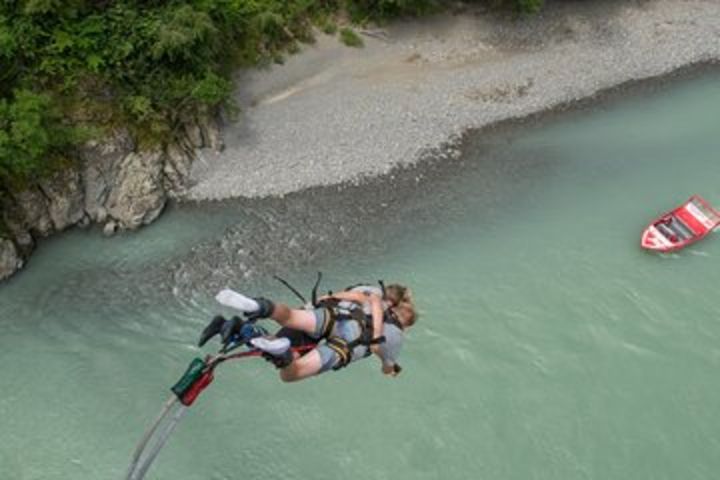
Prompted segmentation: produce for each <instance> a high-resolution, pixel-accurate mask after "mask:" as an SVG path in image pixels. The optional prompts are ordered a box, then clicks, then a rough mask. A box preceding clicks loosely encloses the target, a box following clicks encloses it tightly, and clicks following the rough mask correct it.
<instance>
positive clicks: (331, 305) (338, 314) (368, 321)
mask: <svg viewBox="0 0 720 480" xmlns="http://www.w3.org/2000/svg"><path fill="white" fill-rule="evenodd" d="M275 278H276V279H277V280H278V281H280V282H281V283H282V284H283V285H285V286H286V287H287V288H288V289H290V290H291V291H292V292H293V293H294V294H295V295H296V296H297V297H298V298H299V299H300V300H301V301H302V302H303V303H307V301H306V300H305V297H303V296H302V295H301V294H300V292H298V291H297V290H296V289H295V288H294V287H293V286H292V285H290V284H289V283H288V282H287V281H285V280H283V279H282V278H280V277H278V276H275ZM321 279H322V273H320V272H318V275H317V279H316V281H315V285H314V286H313V289H312V291H311V303H312V305H313V307H315V308H323V309H325V324H324V325H323V328H322V333H321V335H320V339H323V340H325V343H326V344H327V346H328V347H330V348H331V349H332V350H333V351H334V352H335V353H337V355H338V357H339V358H340V362H339V363H338V364H337V365H336V366H334V367H333V370H339V369H341V368H343V367H346V366H348V365H349V364H350V362H352V359H353V351H354V350H355V347H358V346H364V347H366V351H365V357H369V356H370V355H372V352H371V351H370V346H371V345H378V344H381V343H384V342H385V336H381V337H378V338H373V321H372V315H367V314H365V312H364V311H363V309H362V308H361V307H359V306H356V307H354V308H340V306H339V304H340V301H339V300H337V299H335V298H332V297H331V298H327V299H324V300H318V299H317V291H318V287H319V286H320V281H321ZM378 284H379V285H380V291H381V292H382V298H383V299H385V282H383V281H382V280H378ZM364 285H369V284H368V283H358V284H355V285H351V286H349V287H347V288H345V290H344V291H346V292H347V291H350V290H353V289H355V288H357V287H361V286H364ZM328 295H330V296H332V291H329V292H328ZM339 321H355V322H357V324H358V327H360V335H359V336H358V338H356V339H355V340H353V341H347V340H345V339H344V338H342V337H340V336H337V335H333V334H332V331H333V329H334V327H335V323H336V322H339ZM383 323H389V324H391V325H395V326H396V327H397V328H399V329H400V330H403V326H402V324H401V323H400V321H399V320H398V319H397V317H396V316H395V315H394V314H393V312H392V311H391V310H390V309H385V310H384V311H383ZM283 330H284V329H283ZM283 333H285V335H282V336H288V338H290V332H283ZM290 340H291V343H292V344H293V345H294V344H295V343H303V342H299V340H298V339H297V338H296V339H293V338H290ZM293 340H295V342H293Z"/></svg>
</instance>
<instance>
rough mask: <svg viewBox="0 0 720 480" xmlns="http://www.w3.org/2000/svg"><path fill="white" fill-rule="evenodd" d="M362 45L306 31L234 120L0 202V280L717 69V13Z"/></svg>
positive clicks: (122, 137)
mask: <svg viewBox="0 0 720 480" xmlns="http://www.w3.org/2000/svg"><path fill="white" fill-rule="evenodd" d="M360 33H361V34H362V35H363V39H364V42H365V47H364V48H361V49H351V48H348V47H345V46H343V45H341V44H340V43H339V42H338V40H337V39H336V38H332V37H328V36H325V35H323V34H320V33H318V41H317V42H316V44H314V45H311V46H307V47H305V48H304V51H303V52H301V53H300V54H299V55H295V56H292V57H290V58H288V59H287V60H286V62H285V64H284V65H276V66H273V67H272V68H269V69H263V70H253V71H246V72H240V73H238V76H237V91H236V94H235V95H236V100H237V102H238V104H239V105H240V107H241V113H240V115H239V118H238V119H237V120H235V121H233V122H231V123H228V124H227V125H226V126H225V128H224V129H223V130H222V132H220V131H219V130H218V128H217V125H216V123H215V121H213V120H210V119H201V120H195V121H191V122H188V124H187V126H186V128H185V131H184V132H183V133H182V135H180V136H179V138H178V140H177V142H175V143H174V144H172V145H169V146H166V147H164V148H158V149H155V150H150V151H139V150H138V148H137V146H136V145H135V142H134V141H133V139H132V138H130V137H129V136H128V135H127V134H125V133H123V132H116V133H115V135H113V136H112V138H109V139H107V140H106V141H104V142H102V143H95V144H90V145H87V147H86V148H85V150H84V151H83V152H82V158H81V162H80V166H79V168H78V169H77V170H76V171H75V172H67V173H64V174H62V175H59V176H57V177H55V178H52V179H49V180H46V181H44V182H42V183H41V184H38V185H36V186H33V187H31V188H29V189H28V190H26V191H24V192H22V193H19V194H15V195H12V196H10V197H7V196H6V197H5V198H4V200H3V202H4V203H3V204H2V205H0V209H1V211H2V214H3V218H2V222H0V227H2V228H0V280H2V279H4V278H7V277H8V276H10V275H11V274H12V273H13V272H15V271H16V270H18V269H19V268H21V267H22V266H23V264H24V263H25V261H26V259H27V258H28V256H29V254H30V253H31V252H32V250H33V248H34V245H35V243H36V242H37V241H38V240H39V239H40V238H42V237H45V236H47V235H50V234H52V233H54V232H59V231H62V230H64V229H66V228H69V227H71V226H75V225H77V226H87V225H90V224H92V223H97V224H101V225H102V226H103V229H104V231H105V233H106V234H112V233H114V232H115V231H117V230H120V229H134V228H138V227H139V226H141V225H145V224H147V223H150V222H152V221H153V220H154V219H155V218H157V216H158V215H159V214H160V213H161V211H162V209H163V207H164V206H165V204H166V202H167V201H168V199H169V198H172V197H177V198H181V199H189V200H207V199H225V198H231V197H239V196H244V197H257V196H267V195H284V194H286V193H289V192H292V191H297V190H301V189H304V188H308V187H312V186H317V185H327V184H334V183H339V182H348V181H350V182H353V181H359V180H361V179H362V178H364V177H368V176H377V175H382V174H384V173H387V172H389V171H390V170H392V169H393V168H394V167H396V166H399V165H403V164H410V163H413V162H415V161H417V160H418V159H420V158H423V157H424V156H427V155H428V152H439V156H440V158H439V159H438V161H442V156H443V155H447V154H452V152H449V153H448V152H445V153H443V151H442V148H443V147H450V148H451V149H452V145H453V142H454V141H455V140H456V139H459V138H460V136H461V135H462V134H463V133H464V132H465V131H467V130H469V129H476V128H481V127H485V126H488V125H492V124H494V123H497V122H501V121H504V120H508V119H512V118H521V117H525V116H527V115H532V114H537V113H539V112H543V111H545V110H550V109H554V108H557V107H558V106H563V105H569V104H572V103H574V102H576V101H578V100H581V99H586V98H589V97H592V96H594V95H596V94H598V93H600V92H602V91H605V90H607V89H610V88H614V87H617V86H618V85H622V84H624V83H626V82H632V81H636V80H642V79H647V78H653V77H658V76H662V75H665V74H668V73H670V72H673V71H675V70H677V69H678V68H682V67H685V66H688V65H693V64H698V63H711V62H717V61H718V60H719V59H720V2H718V1H717V0H634V1H625V0H602V1H594V2H581V1H572V2H560V3H550V4H549V5H548V7H547V8H546V9H545V10H544V11H543V12H542V13H541V14H539V15H537V16H531V17H525V18H513V17H509V16H508V17H503V16H498V14H497V13H493V12H490V11H486V10H483V9H481V8H478V7H471V6H463V5H462V4H458V6H457V8H456V9H455V10H454V11H452V12H447V13H444V14H441V15H436V16H433V17H430V18H425V19H415V20H411V21H407V22H400V23H397V24H395V25H392V26H390V27H387V28H383V29H369V30H362V31H361V32H360ZM223 145H224V146H225V147H226V148H224V150H223ZM388 181H391V180H388Z"/></svg>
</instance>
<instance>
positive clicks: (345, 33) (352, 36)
mask: <svg viewBox="0 0 720 480" xmlns="http://www.w3.org/2000/svg"><path fill="white" fill-rule="evenodd" d="M340 41H341V42H342V43H344V44H345V45H347V46H348V47H356V48H359V47H362V46H363V45H364V43H363V39H362V38H360V37H359V36H358V34H357V33H355V30H353V29H352V28H349V27H343V28H341V29H340Z"/></svg>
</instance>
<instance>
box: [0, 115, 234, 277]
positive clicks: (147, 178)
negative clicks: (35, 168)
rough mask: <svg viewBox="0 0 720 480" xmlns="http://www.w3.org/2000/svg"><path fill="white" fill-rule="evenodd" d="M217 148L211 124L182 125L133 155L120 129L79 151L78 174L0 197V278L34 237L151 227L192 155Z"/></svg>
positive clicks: (184, 176) (18, 262)
mask: <svg viewBox="0 0 720 480" xmlns="http://www.w3.org/2000/svg"><path fill="white" fill-rule="evenodd" d="M200 148H212V149H214V150H216V151H220V150H222V148H223V144H222V140H221V136H220V132H219V128H218V125H217V123H216V121H215V120H210V119H201V120H199V121H193V122H188V123H187V125H186V127H185V129H184V132H183V134H182V135H180V136H179V138H178V139H177V141H176V142H175V143H172V144H170V145H167V146H165V147H162V148H161V147H158V148H155V149H151V150H145V151H140V150H139V149H138V148H137V145H136V143H135V141H134V140H133V139H132V138H131V137H130V135H129V134H128V133H127V132H125V131H116V132H114V133H113V134H112V135H110V136H109V137H108V138H107V139H105V140H103V141H102V142H90V143H88V144H87V145H85V146H84V148H83V149H82V151H81V152H80V159H79V160H80V161H79V162H78V168H76V169H74V170H66V171H62V172H59V173H57V174H56V175H54V176H52V177H50V178H47V179H44V180H42V181H40V182H38V183H37V184H35V185H32V186H30V187H28V188H27V189H26V190H24V191H21V192H14V193H9V194H8V193H6V194H5V195H4V196H0V280H4V279H6V278H8V277H10V276H11V275H12V274H13V273H15V272H16V271H17V270H19V269H20V268H22V267H23V265H24V264H25V261H26V260H27V258H28V257H29V256H30V254H31V253H32V251H33V249H34V247H35V244H36V242H37V240H38V239H40V238H42V237H46V236H48V235H50V234H52V233H55V232H60V231H63V230H65V229H67V228H69V227H72V226H75V225H78V226H81V227H85V226H88V225H90V224H93V223H95V224H101V225H103V231H104V232H105V234H107V235H111V234H113V233H115V232H117V231H119V230H133V229H136V228H138V227H140V226H142V225H147V224H149V223H151V222H152V221H154V220H155V219H156V218H157V217H158V216H159V215H160V213H161V212H162V210H163V208H164V207H165V204H166V203H167V201H168V199H169V198H173V197H175V196H178V195H181V194H182V193H183V192H184V191H185V190H186V189H187V187H188V185H187V182H188V175H189V172H190V167H191V165H192V162H193V160H194V159H195V152H196V150H197V149H200Z"/></svg>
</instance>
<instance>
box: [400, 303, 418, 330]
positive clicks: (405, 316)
mask: <svg viewBox="0 0 720 480" xmlns="http://www.w3.org/2000/svg"><path fill="white" fill-rule="evenodd" d="M395 309H396V310H397V312H398V314H399V316H400V317H401V318H402V321H401V322H402V324H403V326H404V327H412V326H413V325H415V322H417V319H418V313H417V310H415V305H413V304H412V303H410V302H401V303H400V304H399V305H397V306H396V307H395Z"/></svg>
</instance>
